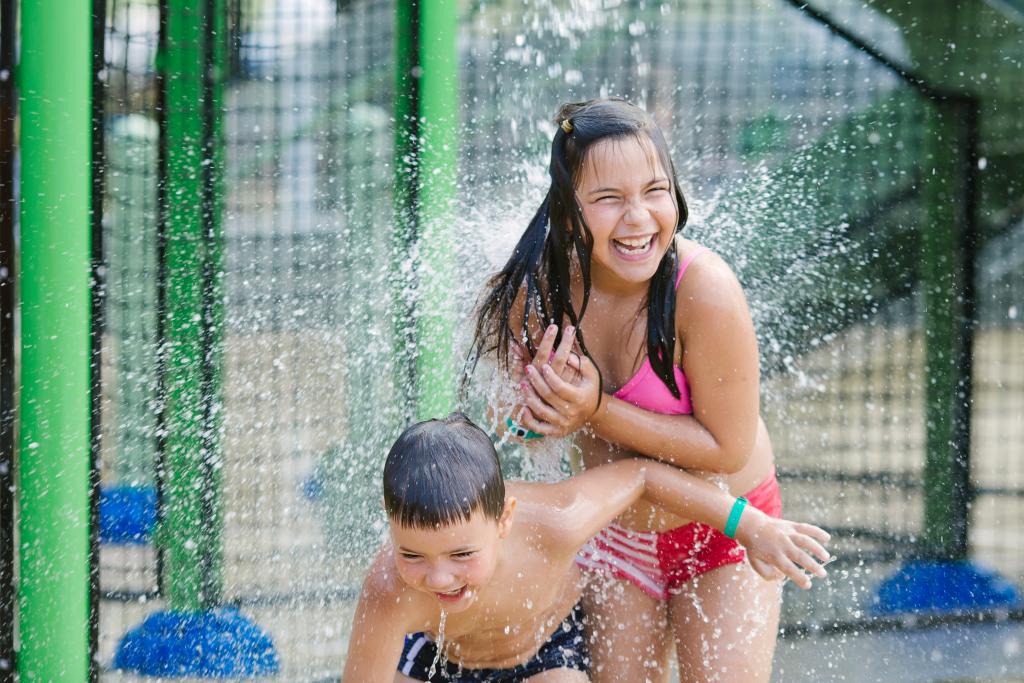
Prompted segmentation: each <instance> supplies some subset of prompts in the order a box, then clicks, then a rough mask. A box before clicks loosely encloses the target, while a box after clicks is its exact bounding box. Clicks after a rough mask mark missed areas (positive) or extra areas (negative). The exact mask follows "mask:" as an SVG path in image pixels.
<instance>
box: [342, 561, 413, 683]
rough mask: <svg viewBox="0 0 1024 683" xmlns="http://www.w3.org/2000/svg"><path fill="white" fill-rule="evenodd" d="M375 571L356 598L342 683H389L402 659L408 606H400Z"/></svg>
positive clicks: (371, 572) (368, 577)
mask: <svg viewBox="0 0 1024 683" xmlns="http://www.w3.org/2000/svg"><path fill="white" fill-rule="evenodd" d="M376 569H377V567H376V563H375V566H374V568H371V569H370V574H369V575H368V576H367V577H366V581H365V582H364V584H363V591H362V594H361V595H360V596H359V605H358V606H357V607H356V612H355V616H354V617H353V621H352V635H351V636H349V641H348V655H347V656H346V660H345V673H344V674H343V676H342V681H343V683H391V682H392V681H393V680H394V679H395V671H397V668H398V659H399V657H401V655H402V645H403V644H404V642H405V634H406V629H407V628H408V623H409V618H408V612H409V611H410V607H411V606H410V605H403V604H402V602H401V596H400V595H398V594H397V593H396V592H395V591H394V590H389V587H388V586H387V585H386V583H387V582H386V581H382V580H381V577H380V576H375V573H376V572H375V570H376Z"/></svg>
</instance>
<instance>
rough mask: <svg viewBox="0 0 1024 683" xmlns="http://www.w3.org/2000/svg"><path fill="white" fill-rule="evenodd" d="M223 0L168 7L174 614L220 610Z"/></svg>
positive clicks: (169, 468)
mask: <svg viewBox="0 0 1024 683" xmlns="http://www.w3.org/2000/svg"><path fill="white" fill-rule="evenodd" d="M222 1H223V0H169V2H168V3H167V5H166V10H165V11H166V16H165V17H164V19H165V21H164V31H165V33H164V40H163V44H162V53H161V65H160V67H161V71H162V74H163V87H164V97H165V100H164V102H165V105H164V120H163V124H164V128H163V131H162V133H163V136H164V139H163V141H162V143H163V145H164V150H165V151H164V156H163V163H164V168H163V171H162V172H163V175H164V178H163V186H162V187H161V192H162V202H161V203H162V207H161V210H162V213H163V226H162V230H163V239H162V245H163V273H164V293H163V306H164V311H163V333H164V339H163V347H164V348H163V351H162V353H163V358H162V362H163V391H164V396H165V401H164V403H165V405H164V421H165V437H164V443H163V472H162V476H163V479H162V482H161V483H162V503H163V505H162V510H161V521H160V528H159V531H158V533H157V540H158V544H159V545H160V547H161V550H162V553H163V554H162V558H163V585H162V589H163V593H164V597H165V598H166V599H167V602H168V606H169V608H170V609H171V610H172V611H198V610H201V609H206V608H209V607H213V606H216V605H218V604H220V602H221V592H222V583H223V547H222V539H221V536H222V528H223V506H222V500H221V495H220V492H221V481H222V474H221V472H222V469H223V468H222V467H221V457H222V454H221V440H220V435H221V426H220V419H221V418H220V415H221V412H222V411H221V410H220V405H221V396H220V391H221V357H222V320H223V304H222V297H221V292H222V288H221V275H220V274H221V272H222V267H221V261H222V256H221V252H222V249H221V241H222V234H221V222H220V216H221V183H222V166H223V164H222V159H221V147H222V145H221V92H220V91H221V75H222V73H223V64H224V53H225V51H224V48H223V37H224V36H226V31H225V29H224V25H223V24H224V12H223V11H222V10H223V7H222Z"/></svg>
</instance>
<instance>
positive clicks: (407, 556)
mask: <svg viewBox="0 0 1024 683" xmlns="http://www.w3.org/2000/svg"><path fill="white" fill-rule="evenodd" d="M399 554H400V555H401V556H402V559H403V560H405V561H406V562H415V561H416V560H422V559H423V558H422V557H421V556H419V555H413V554H412V553H399Z"/></svg>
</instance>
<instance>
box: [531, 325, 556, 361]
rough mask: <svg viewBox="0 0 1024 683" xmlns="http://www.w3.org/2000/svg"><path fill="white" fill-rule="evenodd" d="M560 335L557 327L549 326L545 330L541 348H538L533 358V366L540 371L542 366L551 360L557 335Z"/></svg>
mask: <svg viewBox="0 0 1024 683" xmlns="http://www.w3.org/2000/svg"><path fill="white" fill-rule="evenodd" d="M557 333H558V326H557V325H548V327H547V329H546V330H544V337H543V338H542V339H541V340H540V346H538V347H537V354H536V355H535V356H534V357H533V361H532V362H533V366H534V367H535V368H537V369H538V370H539V369H540V366H541V365H543V364H544V363H547V362H548V359H549V358H551V351H552V349H554V348H555V335H556V334H557Z"/></svg>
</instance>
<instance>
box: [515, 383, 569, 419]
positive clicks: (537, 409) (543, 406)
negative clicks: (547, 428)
mask: <svg viewBox="0 0 1024 683" xmlns="http://www.w3.org/2000/svg"><path fill="white" fill-rule="evenodd" d="M523 402H524V403H525V404H526V406H527V407H528V408H529V409H530V411H531V412H532V413H533V415H534V417H536V418H537V419H538V420H541V421H542V422H547V423H549V424H552V425H556V426H557V425H561V423H562V415H561V414H560V413H559V412H558V411H557V410H555V409H554V408H552V407H551V406H549V405H548V404H547V403H545V402H544V400H543V399H541V397H540V396H538V395H537V392H535V391H534V390H533V387H531V386H529V385H525V386H524V387H523Z"/></svg>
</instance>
